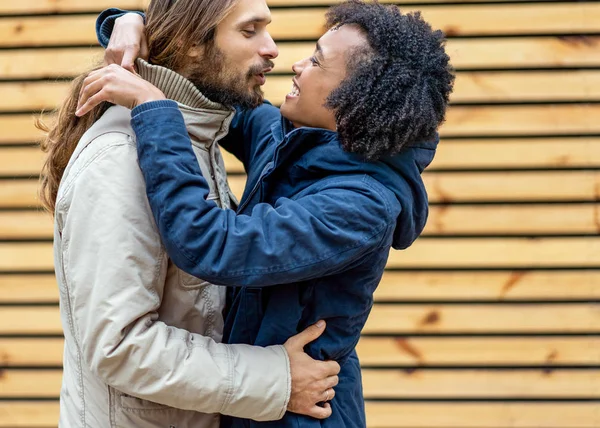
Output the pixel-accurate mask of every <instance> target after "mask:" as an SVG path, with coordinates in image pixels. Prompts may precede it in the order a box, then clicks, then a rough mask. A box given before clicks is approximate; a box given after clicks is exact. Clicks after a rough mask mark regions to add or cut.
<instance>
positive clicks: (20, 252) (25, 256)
mask: <svg viewBox="0 0 600 428" xmlns="http://www.w3.org/2000/svg"><path fill="white" fill-rule="evenodd" d="M53 263H54V259H53V255H52V243H0V272H6V271H17V272H18V271H31V270H34V271H35V270H40V271H42V270H53Z"/></svg>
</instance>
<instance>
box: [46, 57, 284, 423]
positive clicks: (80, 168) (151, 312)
mask: <svg viewBox="0 0 600 428" xmlns="http://www.w3.org/2000/svg"><path fill="white" fill-rule="evenodd" d="M140 65H141V67H140V74H141V75H142V76H143V77H144V78H146V79H147V80H149V81H151V82H152V83H154V84H155V85H157V86H158V87H159V88H160V89H162V90H163V92H165V94H166V95H167V97H168V98H171V99H175V100H176V101H179V102H180V104H181V105H180V108H181V109H182V112H183V113H184V117H185V120H186V124H187V125H188V131H189V133H190V136H191V137H192V141H193V145H194V150H195V152H196V155H197V157H198V160H199V163H200V165H201V168H202V171H203V174H204V176H205V177H206V178H207V180H208V181H209V184H210V187H211V193H210V196H209V197H210V198H211V199H214V200H215V201H217V203H218V204H221V206H225V207H227V206H230V204H231V203H233V200H234V198H233V197H232V196H231V193H230V190H229V187H228V186H227V182H226V176H225V169H224V166H223V161H222V158H221V156H220V153H219V149H218V146H217V144H215V142H216V141H217V140H218V139H219V138H221V137H222V136H223V135H225V134H226V133H227V131H228V125H229V122H230V120H231V116H232V112H231V111H230V110H226V109H223V108H222V107H220V106H219V105H218V104H215V103H212V102H210V101H209V100H207V99H206V98H205V97H204V96H202V94H201V93H200V92H198V91H197V90H196V89H195V88H194V87H193V85H192V84H191V83H190V82H189V81H187V80H186V79H184V78H183V77H181V76H179V75H177V74H175V73H173V72H172V71H169V70H166V69H163V68H160V67H153V66H148V65H147V64H145V63H140V64H138V66H140ZM183 102H185V105H183ZM130 118H131V116H130V111H129V110H127V109H125V108H122V107H112V108H110V109H109V110H108V111H107V112H106V114H105V115H104V116H103V117H102V118H101V119H100V120H99V121H98V122H96V123H95V124H94V126H93V127H92V128H90V130H88V132H87V133H86V134H85V135H84V136H83V138H82V139H81V141H80V142H79V145H78V147H77V150H76V151H75V153H74V154H73V156H72V158H71V161H70V163H69V165H68V167H67V170H66V171H65V174H64V177H63V180H62V182H61V185H60V189H59V192H58V197H57V204H56V216H55V229H54V238H55V239H54V254H55V268H56V276H57V280H58V284H59V289H60V308H61V317H62V323H63V328H64V333H65V349H64V374H63V384H62V390H61V394H60V426H61V427H63V428H74V427H92V428H105V427H119V428H133V427H137V428H139V427H151V428H154V427H156V428H159V427H160V428H184V427H194V428H216V427H218V425H219V416H218V414H219V413H221V414H227V415H234V416H238V417H244V418H251V419H256V420H277V419H280V418H281V417H283V415H284V413H285V409H286V407H287V403H288V400H289V395H290V387H291V377H290V369H289V361H288V358H287V354H286V352H285V350H284V348H283V347H282V346H272V347H268V348H260V347H251V346H247V345H224V344H220V343H219V342H220V340H221V338H222V331H223V318H222V315H221V311H222V309H223V305H224V296H225V289H224V288H223V287H217V286H215V285H212V284H209V283H207V282H205V281H202V280H200V279H196V278H194V277H191V276H189V275H187V274H185V273H184V272H182V271H181V270H179V269H178V268H177V267H176V266H174V265H173V264H172V263H171V262H170V261H169V259H168V257H167V254H166V252H165V249H164V247H163V246H162V244H161V241H160V236H159V233H158V230H157V228H156V226H155V223H154V219H153V216H152V212H151V210H150V206H149V204H148V201H147V199H146V194H145V183H144V179H143V176H142V173H141V171H140V169H139V167H138V163H137V151H136V143H135V135H134V133H133V130H132V129H131V127H130V123H129V122H130ZM210 177H214V178H213V179H211V178H210Z"/></svg>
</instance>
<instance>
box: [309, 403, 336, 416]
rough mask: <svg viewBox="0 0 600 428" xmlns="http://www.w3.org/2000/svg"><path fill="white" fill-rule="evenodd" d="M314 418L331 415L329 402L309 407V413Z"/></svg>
mask: <svg viewBox="0 0 600 428" xmlns="http://www.w3.org/2000/svg"><path fill="white" fill-rule="evenodd" d="M308 416H312V417H313V418H316V419H327V418H328V417H330V416H331V404H329V403H325V404H324V405H323V407H320V406H314V407H313V408H311V409H310V412H309V415H308Z"/></svg>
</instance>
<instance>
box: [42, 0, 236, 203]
mask: <svg viewBox="0 0 600 428" xmlns="http://www.w3.org/2000/svg"><path fill="white" fill-rule="evenodd" d="M238 1H239V0H152V1H151V2H150V5H149V6H148V10H147V12H146V22H147V24H146V37H147V40H148V48H149V52H150V58H149V62H150V63H151V64H156V65H161V66H163V67H167V68H169V69H172V70H174V71H180V70H181V69H182V68H183V67H184V66H185V65H186V64H187V61H189V60H188V56H187V53H188V52H189V50H190V49H191V48H192V47H193V46H194V45H208V44H210V43H213V42H214V37H215V32H216V28H217V25H218V24H219V23H220V22H221V21H223V19H225V17H227V15H228V14H229V12H231V10H232V9H233V7H234V6H235V5H236V4H237V2H238ZM99 68H101V67H94V68H93V69H91V70H88V71H87V72H85V73H83V74H81V75H79V76H78V77H76V78H75V79H74V80H73V83H72V85H71V90H70V92H69V95H68V96H67V98H66V99H65V101H64V102H63V103H62V105H61V106H60V107H59V108H58V109H57V110H56V113H57V114H56V119H55V122H54V123H53V125H52V126H47V125H45V124H44V122H43V121H42V120H41V119H38V120H37V121H36V126H37V127H38V128H39V129H41V130H42V131H44V132H46V135H45V136H44V138H43V140H42V141H41V143H40V146H41V149H42V151H44V152H46V153H47V156H46V159H45V161H44V165H43V166H42V172H41V176H40V189H39V196H40V200H41V202H42V205H43V207H44V208H45V209H46V210H47V211H49V212H50V213H51V214H54V210H55V206H56V195H57V193H58V187H59V185H60V181H61V179H62V176H63V174H64V172H65V169H66V167H67V164H68V163H69V159H70V158H71V155H72V154H73V152H74V151H75V149H76V147H77V144H78V143H79V140H80V139H81V137H82V136H83V134H84V133H85V132H86V131H87V130H88V129H89V128H90V127H91V126H92V125H93V124H94V122H96V121H97V120H98V119H99V118H100V117H101V116H102V115H103V114H104V113H105V112H106V110H108V108H109V107H110V106H111V104H109V103H102V104H100V105H98V106H96V107H95V108H94V109H93V110H92V111H91V112H89V113H88V114H87V115H85V116H83V117H77V116H75V111H76V109H77V102H78V99H79V93H80V92H81V88H82V87H83V82H84V80H85V78H86V77H87V75H88V74H89V73H90V72H91V71H93V70H98V69H99Z"/></svg>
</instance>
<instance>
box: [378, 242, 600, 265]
mask: <svg viewBox="0 0 600 428" xmlns="http://www.w3.org/2000/svg"><path fill="white" fill-rule="evenodd" d="M388 266H389V267H395V268H465V269H470V268H506V267H508V268H510V267H524V268H527V267H538V268H556V267H600V238H596V237H586V238H508V239H503V238H492V239H477V238H472V239H457V238H452V239H443V238H440V239H433V238H422V239H419V240H417V241H416V242H415V243H414V244H413V246H411V247H410V248H409V249H408V250H405V251H393V252H391V253H390V258H389V261H388Z"/></svg>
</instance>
